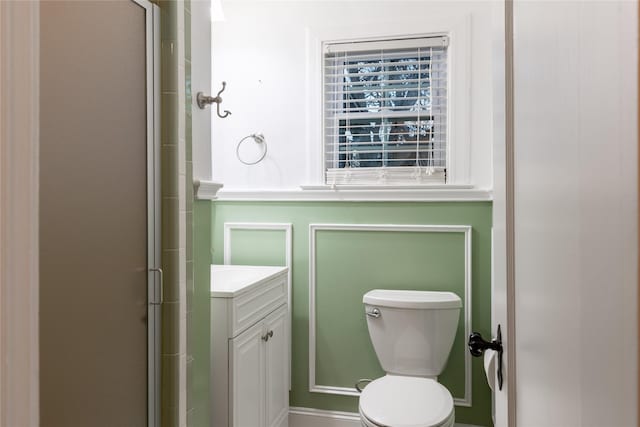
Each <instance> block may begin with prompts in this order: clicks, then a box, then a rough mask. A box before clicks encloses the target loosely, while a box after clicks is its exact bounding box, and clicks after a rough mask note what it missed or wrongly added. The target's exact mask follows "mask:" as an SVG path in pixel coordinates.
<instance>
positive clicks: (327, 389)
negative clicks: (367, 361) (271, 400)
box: [309, 224, 472, 407]
mask: <svg viewBox="0 0 640 427" xmlns="http://www.w3.org/2000/svg"><path fill="white" fill-rule="evenodd" d="M471 229H472V228H471V226H470V225H400V224H309V391H310V392H312V393H325V394H336V395H343V396H358V395H359V393H358V392H357V391H356V390H355V388H347V387H336V386H326V385H317V384H316V233H317V232H318V231H319V230H324V231H327V230H334V231H335V230H338V231H381V232H416V233H464V257H465V261H464V263H465V275H464V281H465V283H464V336H465V337H468V336H469V334H470V333H471V306H472V303H471V296H472V293H471V284H472V282H471ZM464 371H465V381H464V397H463V398H454V399H453V400H454V404H455V405H457V406H466V407H470V406H471V393H472V391H471V373H472V371H471V354H470V353H469V352H468V351H465V354H464Z"/></svg>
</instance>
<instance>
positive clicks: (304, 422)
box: [289, 407, 480, 427]
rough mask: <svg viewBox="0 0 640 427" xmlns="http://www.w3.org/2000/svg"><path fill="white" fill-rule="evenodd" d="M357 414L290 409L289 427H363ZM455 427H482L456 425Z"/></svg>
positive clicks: (312, 409)
mask: <svg viewBox="0 0 640 427" xmlns="http://www.w3.org/2000/svg"><path fill="white" fill-rule="evenodd" d="M361 426H362V423H361V422H360V415H359V414H358V413H357V412H342V411H326V410H323V409H315V408H298V407H291V408H289V427H361ZM454 426H455V427H480V426H475V425H471V424H459V423H456V424H454Z"/></svg>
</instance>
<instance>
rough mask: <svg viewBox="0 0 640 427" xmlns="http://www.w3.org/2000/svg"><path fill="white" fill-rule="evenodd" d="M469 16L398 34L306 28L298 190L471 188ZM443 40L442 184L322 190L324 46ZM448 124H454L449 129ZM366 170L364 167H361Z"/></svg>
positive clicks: (430, 20)
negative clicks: (302, 178)
mask: <svg viewBox="0 0 640 427" xmlns="http://www.w3.org/2000/svg"><path fill="white" fill-rule="evenodd" d="M470 21H471V16H470V15H463V16H449V15H443V16H431V17H427V18H425V19H421V20H419V21H408V22H406V23H404V24H403V25H402V29H401V30H399V29H398V28H396V27H397V23H394V24H393V25H387V26H378V27H376V28H371V27H370V26H367V25H352V26H348V27H329V25H324V26H322V27H316V28H311V27H310V28H307V32H306V40H305V42H306V50H307V61H306V67H305V68H306V69H305V72H306V81H307V85H306V86H307V88H306V93H305V96H306V98H307V114H306V121H305V123H306V128H307V132H306V134H305V140H306V144H307V159H306V160H307V161H306V166H307V168H306V169H307V178H306V183H305V184H303V185H301V188H302V189H303V190H318V189H321V188H333V189H336V190H339V189H340V188H343V189H345V190H353V189H354V188H357V189H361V190H378V189H393V188H398V189H404V190H406V189H417V190H420V189H429V188H433V189H442V188H443V187H444V188H451V189H457V188H463V187H464V188H471V187H473V183H472V182H471V181H470V154H471V150H470V137H469V134H470V104H471V102H470V101H469V99H470V97H471V92H470V88H471V86H470V68H471V67H470V65H471V55H470V53H471V49H470V47H471V39H470V34H471V22H470ZM425 30H428V31H425ZM439 36H447V37H448V39H449V46H448V63H447V75H448V82H447V84H448V89H447V91H448V94H449V99H448V111H447V128H448V130H449V134H448V143H447V182H446V184H442V183H433V184H431V183H427V184H416V183H412V182H406V183H402V184H400V183H393V184H378V185H372V184H367V185H358V184H356V185H334V186H332V185H327V184H326V181H325V141H324V131H323V128H324V119H325V118H324V105H323V102H324V72H323V69H324V68H323V65H324V44H325V43H339V42H342V43H348V42H353V41H376V40H381V41H382V40H389V39H406V38H426V37H439ZM452 123H456V125H455V126H452V125H451V124H452ZM363 169H366V168H363Z"/></svg>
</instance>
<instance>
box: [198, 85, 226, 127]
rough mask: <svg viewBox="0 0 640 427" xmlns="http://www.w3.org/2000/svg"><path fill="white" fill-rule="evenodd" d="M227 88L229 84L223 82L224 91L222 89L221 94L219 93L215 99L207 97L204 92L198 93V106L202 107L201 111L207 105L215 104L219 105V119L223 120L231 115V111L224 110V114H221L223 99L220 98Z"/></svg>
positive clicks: (217, 106)
mask: <svg viewBox="0 0 640 427" xmlns="http://www.w3.org/2000/svg"><path fill="white" fill-rule="evenodd" d="M226 88H227V82H222V89H220V92H218V94H217V95H216V96H215V97H213V96H209V95H205V94H204V93H202V92H198V94H197V95H196V104H198V107H200V109H201V110H204V108H205V107H206V106H207V105H210V104H213V103H214V102H215V103H216V104H217V105H216V113H217V114H218V117H220V118H221V119H224V118H226V117H227V116H229V115H230V114H231V111H229V110H224V114H220V104H222V97H221V96H220V94H221V93H222V92H224V90H225V89H226Z"/></svg>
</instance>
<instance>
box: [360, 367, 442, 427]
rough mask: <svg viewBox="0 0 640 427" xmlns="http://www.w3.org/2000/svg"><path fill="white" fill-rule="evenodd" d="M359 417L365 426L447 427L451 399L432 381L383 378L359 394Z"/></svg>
mask: <svg viewBox="0 0 640 427" xmlns="http://www.w3.org/2000/svg"><path fill="white" fill-rule="evenodd" d="M360 415H361V419H362V422H363V425H365V426H367V427H448V426H452V425H453V421H454V408H453V398H452V397H451V393H449V390H447V389H446V387H444V386H443V385H442V384H440V383H438V382H437V381H435V380H433V379H429V378H422V377H407V376H398V375H386V376H384V377H382V378H378V379H377V380H374V381H372V382H371V383H370V384H369V385H368V386H367V387H365V389H364V390H363V391H362V395H361V396H360Z"/></svg>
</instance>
